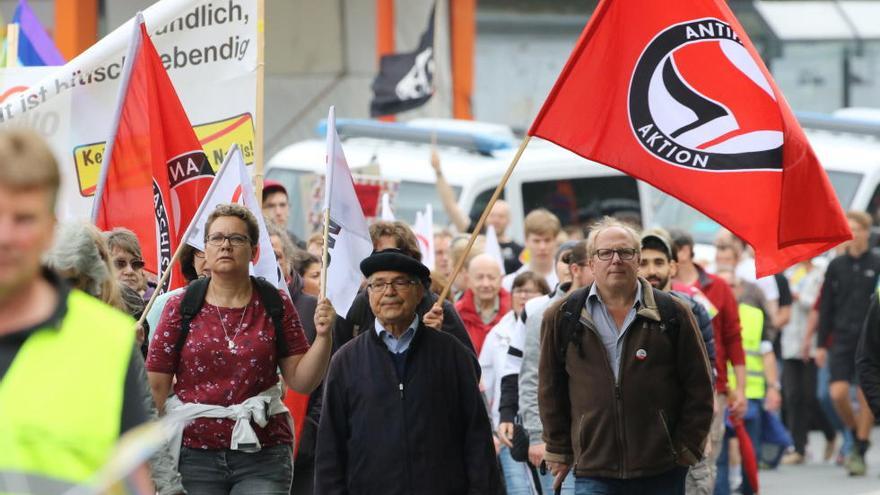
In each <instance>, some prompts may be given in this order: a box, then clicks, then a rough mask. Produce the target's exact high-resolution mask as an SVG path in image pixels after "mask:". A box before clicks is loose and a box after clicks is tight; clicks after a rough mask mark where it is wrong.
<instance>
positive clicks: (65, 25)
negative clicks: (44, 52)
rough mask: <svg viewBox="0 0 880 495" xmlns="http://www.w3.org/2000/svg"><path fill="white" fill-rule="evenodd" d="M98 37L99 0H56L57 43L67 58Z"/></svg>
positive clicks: (82, 49)
mask: <svg viewBox="0 0 880 495" xmlns="http://www.w3.org/2000/svg"><path fill="white" fill-rule="evenodd" d="M97 39H98V0H55V44H56V45H58V50H60V51H61V54H62V55H64V58H66V59H67V60H70V59H72V58H73V57H76V56H77V55H79V54H80V53H82V52H83V51H84V50H85V49H86V48H88V47H90V46H92V45H93V44H94V43H95V41H97Z"/></svg>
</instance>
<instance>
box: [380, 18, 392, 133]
mask: <svg viewBox="0 0 880 495" xmlns="http://www.w3.org/2000/svg"><path fill="white" fill-rule="evenodd" d="M390 53H394V0H376V67H377V70H378V67H379V60H380V59H381V58H382V55H388V54H390ZM379 120H383V121H385V122H394V116H393V115H385V116H382V117H379Z"/></svg>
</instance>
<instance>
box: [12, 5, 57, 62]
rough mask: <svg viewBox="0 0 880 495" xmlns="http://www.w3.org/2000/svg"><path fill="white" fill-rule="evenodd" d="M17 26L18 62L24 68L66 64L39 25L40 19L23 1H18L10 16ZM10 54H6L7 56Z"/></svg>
mask: <svg viewBox="0 0 880 495" xmlns="http://www.w3.org/2000/svg"><path fill="white" fill-rule="evenodd" d="M12 22H13V24H18V26H19V33H18V61H19V63H20V65H24V66H39V65H64V64H65V63H67V61H66V60H64V57H63V56H62V55H61V52H59V51H58V47H56V46H55V42H53V41H52V38H50V37H49V34H48V33H46V29H45V28H43V25H42V24H40V19H38V18H37V15H36V14H34V11H33V10H31V7H30V6H29V5H28V3H27V2H26V1H25V0H19V2H18V6H17V7H15V14H13V16H12ZM9 55H10V54H7V56H9Z"/></svg>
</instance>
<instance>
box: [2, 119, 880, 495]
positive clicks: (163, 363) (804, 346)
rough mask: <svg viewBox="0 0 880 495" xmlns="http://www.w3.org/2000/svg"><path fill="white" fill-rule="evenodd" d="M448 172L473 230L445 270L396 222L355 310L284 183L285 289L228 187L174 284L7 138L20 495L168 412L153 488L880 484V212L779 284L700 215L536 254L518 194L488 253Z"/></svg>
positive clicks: (142, 471) (89, 461)
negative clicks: (787, 470) (61, 205)
mask: <svg viewBox="0 0 880 495" xmlns="http://www.w3.org/2000/svg"><path fill="white" fill-rule="evenodd" d="M433 165H434V168H435V170H436V172H437V179H438V180H437V182H438V192H439V193H440V197H441V198H442V199H443V201H444V206H445V207H446V209H447V213H448V216H449V218H451V219H452V223H453V225H451V227H450V229H446V228H443V229H438V230H437V231H436V233H435V236H434V253H433V255H434V256H433V258H434V260H435V261H434V266H426V265H425V264H424V263H423V262H422V258H423V257H422V254H423V253H422V252H421V251H420V247H419V246H420V244H419V242H418V241H417V239H416V236H415V234H414V233H413V231H412V229H411V228H410V226H409V225H407V224H406V223H404V222H401V221H390V222H389V221H376V222H374V223H373V224H372V225H371V227H370V236H371V238H372V242H373V247H374V251H373V253H372V254H371V255H370V256H368V257H367V258H365V259H363V260H362V261H361V262H360V271H361V273H362V279H361V280H359V281H358V280H352V281H351V283H352V284H359V287H360V291H359V293H358V295H357V296H356V298H355V300H354V301H353V303H352V304H351V307H350V309H349V310H348V311H347V313H346V314H336V310H335V309H334V307H333V304H332V303H331V302H330V301H329V300H327V299H326V298H322V297H321V290H320V284H321V282H320V280H321V273H322V263H323V261H322V251H323V236H322V235H320V234H317V235H312V236H309V237H307V238H306V239H304V240H300V239H299V238H298V237H296V236H294V235H293V234H291V233H289V232H287V230H286V226H287V225H288V220H289V216H290V214H291V211H290V205H291V201H290V200H291V199H292V198H290V197H289V196H288V191H287V190H286V189H285V187H284V185H282V184H280V183H277V182H271V181H267V183H266V184H265V187H264V188H263V193H262V200H263V214H264V217H265V219H266V220H267V222H266V223H267V225H268V229H269V232H268V233H269V236H270V239H271V241H272V246H273V250H274V251H275V256H276V258H277V260H278V263H279V267H280V269H281V270H282V273H283V274H284V276H285V279H286V281H287V283H288V286H287V287H286V290H284V289H278V288H277V287H275V286H273V285H271V284H269V283H268V282H266V281H265V280H263V279H259V278H254V277H252V276H250V275H249V265H250V262H251V261H252V260H253V259H254V257H255V256H256V255H257V246H258V240H259V237H260V236H259V234H260V232H259V228H260V227H259V222H258V221H257V218H256V217H255V216H254V214H253V213H252V212H251V211H250V210H248V209H247V208H245V207H242V206H239V205H235V204H224V205H220V206H218V207H217V208H216V209H215V210H214V211H213V212H212V213H211V215H210V217H209V218H208V221H207V224H206V228H205V237H204V246H205V249H204V251H200V250H197V249H194V248H191V247H186V248H184V250H183V253H182V255H181V257H180V260H179V264H180V269H181V272H182V273H183V275H184V277H185V278H186V279H187V281H188V285H187V286H186V287H184V288H181V289H177V290H174V291H170V292H167V293H164V294H161V295H159V296H158V297H155V298H153V297H152V296H153V292H154V291H156V290H157V289H156V285H155V278H156V277H155V276H154V274H149V273H147V272H146V271H145V263H144V256H143V251H142V247H141V245H140V242H139V240H138V238H137V237H136V236H135V235H134V234H133V233H132V232H131V231H128V230H126V229H122V228H117V229H114V230H112V231H109V232H101V231H99V230H98V229H97V228H95V227H94V226H93V225H91V224H88V223H64V224H63V225H62V224H59V222H58V221H57V219H56V217H55V214H54V211H55V206H56V205H55V203H56V201H57V196H58V190H59V187H60V174H59V170H58V165H57V163H56V162H55V159H54V158H53V156H52V154H51V152H50V151H49V149H48V147H47V146H46V144H45V143H44V142H43V141H42V140H41V139H40V138H38V137H36V136H34V135H31V134H28V133H24V132H19V131H11V132H4V133H2V134H0V492H3V493H7V492H8V493H15V494H19V493H61V492H64V491H65V490H67V489H70V488H72V487H75V486H77V485H82V484H86V483H89V482H91V481H92V480H93V478H94V476H95V474H96V473H97V472H98V471H99V470H100V469H101V468H102V466H103V465H104V464H105V463H106V462H107V461H108V460H109V459H110V458H111V457H112V456H113V451H114V450H113V449H114V447H115V445H116V443H117V441H118V439H119V437H120V436H121V435H123V434H125V433H126V432H128V431H130V430H133V429H135V428H137V427H138V426H139V425H141V424H143V423H146V422H149V421H150V420H151V419H156V418H159V417H163V416H165V417H168V418H173V421H171V422H169V424H171V425H172V428H171V430H172V431H171V433H170V439H168V441H166V442H164V444H163V447H162V448H161V449H159V450H158V451H157V452H155V453H154V454H153V455H152V456H151V457H150V459H149V461H148V462H146V463H144V465H143V466H141V467H139V468H138V469H137V470H136V471H135V472H133V473H132V474H131V475H130V476H129V481H128V483H129V486H132V487H137V488H138V489H139V490H141V493H153V492H155V493H160V494H163V495H164V494H178V493H190V494H250V493H265V494H287V493H293V494H304V495H305V494H309V495H310V494H313V493H314V494H322V495H323V494H352V495H356V494H380V493H381V494H398V493H399V494H448V495H453V494H455V495H458V494H465V493H467V494H490V495H496V494H505V493H506V494H509V495H526V494H536V493H543V494H549V493H554V491H555V492H561V493H564V494H578V495H580V494H606V493H611V494H630V493H633V494H635V493H638V494H684V493H687V494H711V493H715V494H728V493H734V492H742V493H757V492H758V490H759V487H760V471H761V470H764V469H774V468H775V467H776V466H778V465H779V464H790V465H803V464H808V463H810V462H837V463H838V464H840V465H842V466H843V467H844V468H845V470H846V472H848V473H849V474H850V475H853V476H861V475H865V473H866V467H865V460H864V459H865V452H866V451H867V449H868V447H869V441H868V440H869V438H870V433H871V429H872V427H873V425H874V414H880V302H878V296H877V294H878V277H880V256H878V255H876V254H874V252H873V251H872V250H871V248H870V242H869V237H870V235H869V234H870V228H871V225H872V218H871V217H870V216H869V215H868V214H866V213H863V212H850V213H849V214H848V215H847V218H848V219H849V223H850V228H851V230H852V232H853V236H854V239H853V240H852V241H850V242H848V243H846V244H845V245H843V246H840V247H839V248H838V251H837V252H835V253H829V254H828V255H827V256H822V257H820V258H816V259H814V260H810V261H805V262H802V263H799V264H798V265H796V266H793V267H791V268H790V269H788V270H786V272H784V273H780V274H777V275H775V276H770V277H763V278H756V276H755V269H754V260H753V256H754V255H753V253H752V252H751V250H750V248H749V247H748V246H747V245H745V244H744V243H743V242H742V241H740V240H739V239H738V238H737V237H736V236H735V235H733V234H732V233H730V232H727V231H723V230H722V231H721V232H720V233H719V234H718V236H717V239H716V242H715V256H714V259H709V260H703V259H696V258H695V255H694V253H695V250H694V241H693V238H692V237H691V236H690V234H689V233H688V232H685V231H682V230H679V229H676V228H675V226H668V227H669V229H668V230H666V229H662V228H653V229H647V230H641V229H640V227H639V226H636V225H632V224H630V223H626V222H624V221H621V220H618V219H615V218H610V217H605V218H599V219H595V221H593V222H591V223H589V224H588V225H586V226H585V227H583V228H581V227H579V226H563V225H561V224H560V221H559V219H558V218H557V217H556V216H555V215H554V214H553V213H552V212H550V211H549V210H546V209H541V208H539V209H535V210H532V211H531V212H529V213H528V215H527V216H526V218H525V222H524V232H522V234H523V235H522V236H521V238H523V239H524V240H525V242H524V245H520V244H518V243H517V242H516V241H515V240H513V239H514V236H513V235H512V234H513V233H511V232H508V224H509V220H508V219H509V213H510V212H509V207H508V205H507V204H506V203H505V202H504V201H503V200H499V201H498V202H496V203H495V204H494V205H493V206H492V208H491V210H490V212H489V215H488V217H487V222H488V224H489V225H491V226H492V228H493V229H494V231H495V234H496V236H483V235H479V236H478V237H477V242H476V243H474V246H473V248H472V249H468V248H467V244H468V235H467V234H465V233H466V232H468V231H469V230H470V229H472V228H473V226H472V225H470V220H469V219H468V218H467V217H466V216H465V215H462V214H461V212H460V211H458V210H457V209H456V208H457V206H456V205H455V202H454V196H453V195H451V194H449V190H448V185H447V184H446V183H445V181H444V180H443V177H442V171H441V170H442V169H441V167H440V164H439V162H437V161H436V160H435V163H434V164H433ZM454 231H458V232H461V234H456V233H453V232H454ZM516 237H519V236H516ZM496 238H497V246H495V245H487V242H488V243H491V242H495V241H494V240H493V239H496ZM487 239H488V241H487ZM331 262H332V261H331ZM457 265H462V267H463V269H462V270H461V271H460V272H458V273H457V274H454V273H453V272H454V267H455V266H457ZM453 275H455V277H454V278H453ZM447 286H449V288H450V290H444V289H445V288H446V287H447ZM447 294H448V295H447ZM441 295H444V296H445V297H444V298H442V299H441V297H440V296H441ZM151 299H154V302H153V304H152V305H149V308H148V304H147V303H148V301H150V300H151ZM145 311H147V313H146V314H144V312H145ZM136 321H142V323H141V324H139V325H137V324H136V323H135V322H136ZM872 411H873V413H874V414H872ZM813 429H818V430H820V431H821V432H822V433H823V434H824V437H825V442H824V444H822V445H808V442H807V438H808V432H809V431H811V430H813ZM842 472H843V470H842Z"/></svg>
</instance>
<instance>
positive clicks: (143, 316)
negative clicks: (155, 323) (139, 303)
mask: <svg viewBox="0 0 880 495" xmlns="http://www.w3.org/2000/svg"><path fill="white" fill-rule="evenodd" d="M190 225H192V224H190ZM187 230H189V229H187ZM183 246H186V242H181V243H180V244H179V245H178V246H177V249H176V250H175V251H174V256H172V257H171V261H170V262H169V263H168V268H166V269H165V271H163V272H162V278H160V279H159V282H158V283H157V284H156V290H154V291H153V295H151V296H150V300H149V301H147V305H146V306H144V312H143V313H141V317H140V319H138V322H137V324H138V326H141V325H143V323H144V320H146V319H147V313H149V312H150V309H152V308H153V303H154V302H156V297H158V296H159V293H161V292H162V291H160V290H159V289H160V288H161V287H162V286H163V285H165V282H167V281H168V277H169V276H171V272H172V268H173V267H174V264H175V263H177V262H178V261H179V260H180V254H181V253H182V252H183Z"/></svg>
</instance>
